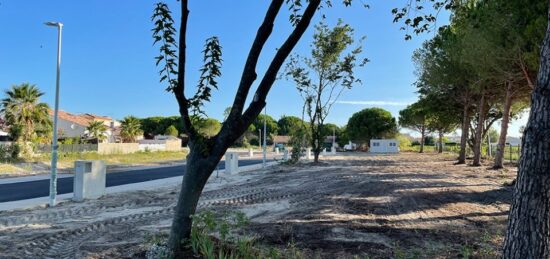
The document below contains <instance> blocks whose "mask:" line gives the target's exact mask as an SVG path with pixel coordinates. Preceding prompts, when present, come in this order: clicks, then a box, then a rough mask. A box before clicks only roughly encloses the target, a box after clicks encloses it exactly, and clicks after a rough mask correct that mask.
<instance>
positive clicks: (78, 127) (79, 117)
mask: <svg viewBox="0 0 550 259" xmlns="http://www.w3.org/2000/svg"><path fill="white" fill-rule="evenodd" d="M53 113H54V112H53V110H50V111H49V114H50V117H51V118H52V120H53ZM57 118H58V122H57V130H58V134H59V138H60V139H63V138H74V137H87V135H88V130H87V129H86V128H87V127H88V125H89V124H90V122H93V121H101V122H103V124H104V125H105V126H107V131H106V132H105V135H106V136H107V140H106V142H116V140H117V136H116V134H115V133H116V132H120V131H119V130H117V129H118V128H119V127H120V122H118V121H116V120H114V119H112V118H111V117H107V116H99V115H94V114H91V113H84V114H73V113H69V112H66V111H62V110H59V112H58V117H57Z"/></svg>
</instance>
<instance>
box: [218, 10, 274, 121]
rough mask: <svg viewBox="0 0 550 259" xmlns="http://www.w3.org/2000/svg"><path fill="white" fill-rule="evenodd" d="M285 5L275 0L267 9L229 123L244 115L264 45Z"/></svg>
mask: <svg viewBox="0 0 550 259" xmlns="http://www.w3.org/2000/svg"><path fill="white" fill-rule="evenodd" d="M283 3H284V0H274V1H272V2H271V5H270V6H269V8H268V9H267V13H266V15H265V18H264V21H263V22H262V25H261V26H260V27H259V28H258V32H257V34H256V38H255V39H254V42H253V43H252V47H251V48H250V51H249V52H248V58H247V59H246V63H245V65H244V69H243V73H242V75H241V82H240V83H239V88H238V90H237V93H236V94H235V100H234V101H233V106H232V107H231V112H230V113H229V116H228V120H227V121H231V120H233V119H236V118H238V117H239V116H240V115H241V113H242V110H243V106H244V102H245V101H246V97H247V96H248V92H249V91H250V87H251V86H252V83H253V82H254V81H255V80H256V78H257V74H256V71H255V70H256V64H257V63H258V59H259V57H260V53H261V52H262V50H263V47H264V44H265V43H266V41H267V40H268V39H269V36H270V35H271V32H272V31H273V24H274V22H275V18H277V14H278V13H279V10H280V9H281V6H282V5H283ZM224 126H225V125H224Z"/></svg>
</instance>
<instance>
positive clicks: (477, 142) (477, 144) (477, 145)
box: [472, 93, 485, 166]
mask: <svg viewBox="0 0 550 259" xmlns="http://www.w3.org/2000/svg"><path fill="white" fill-rule="evenodd" d="M478 112H479V116H478V120H477V126H476V135H475V139H474V161H473V162H472V165H473V166H480V165H481V142H482V141H483V124H485V93H482V94H481V100H480V101H479V110H478Z"/></svg>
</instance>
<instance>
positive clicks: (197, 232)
mask: <svg viewBox="0 0 550 259" xmlns="http://www.w3.org/2000/svg"><path fill="white" fill-rule="evenodd" d="M248 223H249V219H248V218H247V217H246V215H245V214H244V213H242V212H231V213H226V214H224V215H223V216H222V218H221V219H216V218H215V215H214V213H213V212H211V211H203V212H201V213H198V214H196V215H195V216H193V227H192V228H191V240H190V242H189V247H190V248H191V250H192V251H193V253H194V254H195V255H198V256H202V257H204V258H258V256H257V254H258V251H255V249H254V247H253V245H254V240H255V238H253V237H248V236H244V237H234V236H232V235H231V234H232V233H233V232H234V230H237V229H243V228H244V227H246V225H248ZM212 236H218V237H219V240H216V239H215V238H213V237H212Z"/></svg>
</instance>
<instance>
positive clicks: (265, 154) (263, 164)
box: [262, 105, 267, 168]
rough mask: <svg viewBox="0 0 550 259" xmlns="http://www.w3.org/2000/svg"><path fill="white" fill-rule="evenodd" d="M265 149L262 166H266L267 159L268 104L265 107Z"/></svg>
mask: <svg viewBox="0 0 550 259" xmlns="http://www.w3.org/2000/svg"><path fill="white" fill-rule="evenodd" d="M264 114H265V116H264V150H263V159H262V167H263V168H265V160H266V157H267V126H266V124H267V123H266V121H267V105H266V107H265V108H264Z"/></svg>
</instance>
